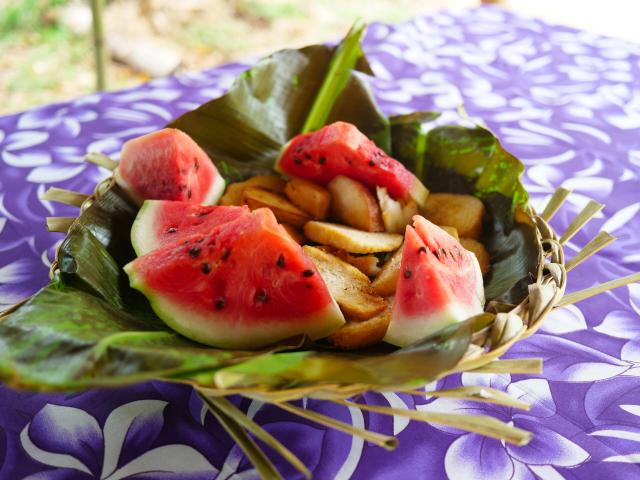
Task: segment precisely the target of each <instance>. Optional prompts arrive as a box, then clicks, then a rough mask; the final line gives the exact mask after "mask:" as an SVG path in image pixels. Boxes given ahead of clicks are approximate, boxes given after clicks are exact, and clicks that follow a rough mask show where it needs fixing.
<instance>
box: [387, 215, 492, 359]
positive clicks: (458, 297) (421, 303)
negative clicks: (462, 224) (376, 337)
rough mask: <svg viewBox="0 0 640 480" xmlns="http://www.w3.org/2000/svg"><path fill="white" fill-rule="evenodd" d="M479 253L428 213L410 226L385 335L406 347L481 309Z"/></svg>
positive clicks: (408, 226) (415, 219)
mask: <svg viewBox="0 0 640 480" xmlns="http://www.w3.org/2000/svg"><path fill="white" fill-rule="evenodd" d="M483 305H484V287H483V283H482V273H481V272H480V266H479V264H478V260H477V259H476V257H475V255H474V254H473V253H471V252H469V251H467V250H465V248H464V247H463V246H462V245H460V242H458V241H457V240H456V239H455V238H453V237H452V236H450V235H449V234H447V233H446V232H445V231H444V230H442V229H441V228H440V227H438V226H436V225H434V224H433V223H431V222H429V221H428V220H426V219H425V218H423V217H421V216H419V215H416V216H415V217H413V227H412V226H410V225H407V228H406V233H405V240H404V248H403V253H402V261H401V263H400V275H399V277H398V284H397V287H396V296H395V300H394V304H393V315H392V319H391V323H390V324H389V329H388V330H387V334H386V336H385V338H384V340H385V341H386V342H388V343H392V344H394V345H398V346H407V345H410V344H412V343H414V342H417V341H418V340H420V339H422V338H425V337H427V336H429V335H431V334H433V333H435V332H437V331H438V330H440V329H442V328H444V327H446V326H447V325H449V324H452V323H456V322H460V321H463V320H466V319H467V318H469V317H471V316H473V315H477V314H479V313H482V312H483Z"/></svg>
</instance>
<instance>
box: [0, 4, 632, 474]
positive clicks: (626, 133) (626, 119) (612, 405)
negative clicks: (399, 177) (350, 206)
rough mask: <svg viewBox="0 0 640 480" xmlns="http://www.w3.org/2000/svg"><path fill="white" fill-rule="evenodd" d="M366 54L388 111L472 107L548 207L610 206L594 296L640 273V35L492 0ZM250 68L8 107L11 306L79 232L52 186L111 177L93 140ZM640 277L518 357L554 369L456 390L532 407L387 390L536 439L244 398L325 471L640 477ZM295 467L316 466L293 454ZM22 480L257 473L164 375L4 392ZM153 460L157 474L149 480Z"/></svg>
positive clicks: (0, 213) (565, 213)
mask: <svg viewBox="0 0 640 480" xmlns="http://www.w3.org/2000/svg"><path fill="white" fill-rule="evenodd" d="M364 43H365V51H366V53H367V55H368V57H369V59H370V61H371V64H372V66H373V68H374V70H375V72H376V74H377V79H376V80H375V81H374V82H373V85H374V87H375V92H376V96H377V98H378V99H379V101H380V103H381V105H382V106H383V107H384V109H385V111H386V112H388V113H391V112H393V113H400V112H407V111H411V110H415V109H434V110H441V111H444V112H448V114H449V115H451V116H452V117H453V116H455V115H454V112H455V109H456V108H457V107H458V105H459V104H460V103H461V102H464V105H465V106H466V109H467V111H468V112H469V114H470V115H471V116H472V117H476V118H482V119H483V120H484V121H485V122H486V124H487V125H488V126H489V127H490V128H491V129H492V130H493V131H494V132H495V133H496V134H497V135H498V136H499V137H500V138H501V139H502V141H503V142H504V144H505V145H506V146H507V148H509V149H510V150H511V151H512V152H513V153H514V154H516V155H517V156H519V157H520V158H521V159H522V160H523V161H524V162H525V164H526V165H527V166H528V170H527V172H526V176H525V182H526V185H527V187H528V189H529V192H531V194H532V202H533V204H534V206H537V207H540V206H542V205H544V203H545V200H546V199H547V198H548V197H549V195H550V193H551V192H552V191H553V190H554V189H555V188H556V187H557V186H560V185H564V186H566V187H568V188H571V189H573V190H574V194H573V195H572V196H571V197H570V199H569V203H568V205H567V206H566V207H564V208H563V210H562V211H561V212H560V213H559V214H558V215H557V216H556V217H555V218H554V221H553V224H554V226H555V227H556V228H558V229H559V230H560V231H561V230H562V229H563V228H564V227H566V226H567V225H568V223H569V222H570V221H571V219H572V218H573V216H574V215H575V214H576V213H577V212H578V210H579V209H580V207H581V206H582V205H584V203H585V202H586V201H587V199H588V198H593V199H596V200H598V201H600V202H602V203H606V205H607V206H606V208H605V209H604V212H603V214H602V215H600V216H598V217H596V218H595V219H594V220H592V221H591V222H590V223H589V224H588V225H587V227H586V228H585V229H584V231H583V232H581V233H579V234H578V235H577V236H576V237H574V239H573V240H572V241H571V242H569V243H568V245H567V253H568V255H569V256H571V255H572V254H574V253H575V252H576V251H577V250H579V249H580V248H581V247H582V246H584V245H585V244H586V243H587V241H588V240H589V239H590V238H592V237H593V236H594V235H595V234H596V233H597V232H598V231H599V230H600V229H604V230H607V231H609V232H611V233H612V234H614V235H616V236H617V237H619V240H618V241H617V243H616V244H614V245H613V246H612V247H609V248H608V249H606V250H604V251H603V252H602V253H600V254H599V255H597V256H596V257H595V258H593V259H591V260H590V261H589V262H588V263H587V264H584V265H582V266H580V267H578V268H577V269H576V270H575V271H573V272H571V275H570V277H569V278H570V282H569V290H577V289H582V288H586V287H588V286H591V285H594V284H596V283H600V282H603V281H606V280H609V279H612V278H615V277H620V276H623V275H627V274H629V273H632V272H633V271H638V270H640V248H639V247H640V214H639V213H638V212H639V211H640V48H639V47H638V46H637V45H630V44H628V43H625V42H623V41H619V40H613V39H608V38H603V37H600V36H596V35H592V34H589V33H585V32H579V31H575V30H571V29H568V28H563V27H550V26H548V25H546V24H544V23H542V22H539V21H533V20H528V19H523V18H519V17H516V16H513V15H511V14H508V13H505V12H503V11H501V10H497V9H492V8H482V9H477V10H471V11H466V12H464V13H446V14H445V13H443V14H437V15H430V16H427V17H424V18H417V19H415V20H414V21H412V22H409V23H406V24H403V25H400V26H387V25H373V26H372V27H370V28H369V31H368V32H367V36H366V40H365V42H364ZM246 67H247V65H246V64H239V63H238V64H232V65H226V66H222V67H219V68H216V69H213V70H209V71H206V72H203V73H201V74H197V75H188V76H182V77H178V78H168V79H162V80H156V81H153V82H151V83H149V84H147V85H143V86H141V87H138V88H135V89H132V90H128V91H123V92H116V93H108V94H96V95H90V96H87V97H82V98H80V99H78V100H75V101H72V102H69V103H63V104H56V105H50V106H46V107H43V108H38V109H34V110H30V111H27V112H24V113H22V114H18V115H10V116H6V117H4V118H0V305H2V304H5V305H9V304H12V303H14V302H17V301H19V300H20V299H22V298H23V297H25V296H27V295H29V294H31V293H33V292H34V291H36V290H37V289H38V288H39V287H41V286H43V285H44V284H45V283H46V282H47V272H48V267H49V262H50V261H51V258H52V256H53V252H54V249H55V247H56V245H57V242H58V241H59V240H60V237H61V236H60V235H59V234H49V233H47V232H45V228H44V217H45V216H49V215H69V214H71V215H73V213H74V212H73V210H72V209H68V208H63V207H59V206H57V205H53V204H50V203H48V202H46V201H42V200H40V199H39V197H40V196H41V195H42V193H43V192H44V191H45V190H46V189H47V188H48V187H49V186H52V185H53V186H58V187H64V188H70V189H74V190H78V191H83V192H89V191H91V190H92V188H93V185H94V184H95V183H96V182H97V181H98V180H100V179H101V178H103V177H104V176H105V175H106V174H107V172H106V171H101V170H99V169H98V168H96V167H93V166H89V165H87V164H85V163H83V162H82V158H83V155H84V154H85V153H87V152H88V151H102V152H104V153H106V154H109V155H117V152H118V151H119V149H120V147H121V145H122V143H123V142H124V141H126V140H127V139H129V138H131V137H135V136H137V135H140V134H143V133H146V132H149V131H151V130H154V129H156V128H158V127H161V126H162V125H164V124H166V123H167V122H168V121H169V120H170V119H171V118H173V117H174V116H176V115H178V114H180V113H182V112H184V111H186V110H189V109H192V108H194V107H196V106H197V105H199V104H201V103H202V102H204V101H206V100H209V99H211V98H214V97H216V96H218V95H220V94H221V93H222V92H223V91H224V89H225V88H226V87H228V86H229V84H230V82H231V81H232V79H233V77H234V76H235V75H236V74H237V73H238V72H240V71H242V70H243V69H245V68H246ZM639 314H640V285H637V284H636V285H631V286H629V287H625V288H621V289H618V290H615V291H613V292H611V293H607V294H605V295H602V296H600V297H597V298H594V299H591V300H587V301H584V302H582V303H580V304H578V306H577V307H575V306H572V307H569V308H566V309H563V310H559V311H556V312H554V313H553V314H552V315H550V317H549V318H548V319H547V320H546V322H545V325H544V326H543V327H542V330H541V331H540V332H539V333H538V334H536V335H534V336H533V337H531V338H530V339H528V340H526V341H524V342H521V343H520V344H518V345H517V346H516V347H514V348H513V349H512V350H511V352H509V354H508V355H507V357H509V358H515V357H542V358H543V359H544V362H545V364H544V365H545V368H544V375H540V376H525V375H511V376H509V375H480V374H464V375H457V376H453V377H450V378H447V379H445V380H443V381H441V382H439V383H440V385H441V386H447V387H453V386H459V385H461V384H462V385H491V386H492V387H494V388H498V389H502V390H505V391H508V392H509V393H511V394H513V395H515V396H516V397H519V398H522V399H523V400H526V401H527V402H530V403H531V404H532V408H531V410H530V411H526V412H523V411H517V410H512V409H509V408H504V407H499V406H492V405H488V404H485V405H483V404H472V403H467V402H461V401H452V400H447V399H434V398H428V399H418V398H413V397H409V396H405V395H396V394H393V393H387V394H381V395H379V394H370V395H367V396H366V397H365V400H366V401H367V402H369V403H372V404H381V405H389V404H390V405H392V406H394V407H400V408H418V409H424V410H438V411H447V412H448V411H465V412H466V413H480V414H489V415H494V416H496V417H498V418H500V419H501V420H504V421H512V422H513V423H514V424H515V425H516V426H518V427H522V428H525V429H527V430H530V431H532V432H533V433H534V435H535V436H534V438H533V441H532V442H531V443H530V444H529V445H528V446H525V447H513V446H511V445H508V444H507V445H505V444H504V443H502V442H499V441H496V440H491V439H486V438H483V437H481V436H479V435H475V434H468V433H463V432H460V431H455V430H452V429H449V428H442V427H438V426H430V425H426V424H421V423H416V422H412V423H409V422H408V421H406V420H404V419H402V418H395V419H391V418H389V417H384V416H380V415H374V414H367V413H361V412H360V411H358V410H350V409H347V408H343V407H339V406H331V405H328V404H326V403H322V402H318V401H309V402H307V403H305V404H304V405H305V407H306V408H310V409H314V410H318V411H321V412H324V413H326V414H330V415H333V416H335V417H336V418H339V419H342V420H344V421H347V422H350V423H353V424H354V425H357V426H366V427H368V428H369V429H373V430H376V431H379V432H384V433H387V434H392V433H393V434H396V435H398V437H399V440H400V446H399V447H398V449H397V450H396V451H395V452H386V451H384V450H381V449H380V448H377V447H375V446H371V445H367V444H363V442H362V441H361V440H359V439H352V438H351V437H348V436H346V435H344V434H342V433H339V432H335V431H327V430H326V429H324V428H322V427H319V426H317V425H314V424H310V423H307V422H304V421H298V420H297V419H296V418H294V417H292V416H291V415H289V414H287V413H284V412H282V411H280V410H278V409H275V408H271V407H268V406H262V405H260V404H259V403H258V402H255V401H254V402H251V401H248V400H242V401H241V403H240V405H241V407H242V408H243V409H246V410H248V411H249V415H250V416H252V417H254V418H255V419H256V420H257V421H258V422H259V423H261V424H262V425H264V426H265V428H266V429H267V430H269V431H270V432H271V433H272V434H274V435H275V436H276V437H278V438H279V439H281V440H282V441H284V442H285V443H286V444H287V445H289V446H290V447H291V448H292V449H293V450H294V452H296V453H297V454H298V455H299V456H300V458H301V459H302V460H303V461H304V462H305V463H306V464H307V465H308V466H309V468H310V469H311V470H312V471H313V472H314V474H315V477H316V478H318V479H331V478H337V479H346V478H354V479H366V480H370V479H391V478H411V479H413V478H434V479H435V478H443V477H447V476H448V477H449V478H456V479H480V478H482V479H494V478H495V479H509V478H514V479H528V478H536V477H539V478H544V479H558V478H591V479H602V478H606V479H607V480H613V479H615V478H625V479H629V478H640V466H638V465H636V463H637V462H640V443H639V442H640V378H639V377H640V338H639V336H638V334H639V333H640V318H639ZM276 462H277V465H278V466H279V467H280V468H282V470H283V471H284V472H286V473H287V478H299V474H296V473H295V472H294V471H292V469H291V468H290V467H287V466H286V465H284V463H283V462H282V461H281V460H279V459H277V458H276ZM0 464H1V465H2V466H1V468H0V477H1V478H2V479H11V480H15V479H21V478H25V477H26V478H29V479H55V480H60V479H85V478H87V479H88V478H100V479H107V478H108V479H110V480H115V479H122V478H140V479H141V478H145V479H196V478H197V479H213V478H215V479H236V480H239V479H246V478H253V477H254V476H255V472H254V471H253V470H251V466H250V465H249V464H248V462H247V461H246V459H244V458H243V456H242V454H241V452H240V451H239V450H238V448H237V447H236V446H233V443H232V441H231V440H230V439H229V437H228V436H227V435H226V434H225V433H223V432H222V431H221V429H220V428H219V427H218V425H217V424H216V422H215V421H214V419H213V418H212V417H211V416H210V415H205V414H204V412H203V409H202V404H201V402H200V401H199V400H198V399H197V397H195V396H194V394H193V393H192V391H191V390H190V389H189V388H187V387H183V386H176V385H169V384H164V383H160V382H156V383H146V384H142V385H138V386H135V387H132V388H126V389H119V390H111V391H103V392H96V391H89V392H84V393H78V394H73V395H42V394H31V393H26V392H16V391H13V390H10V389H8V388H0ZM145 472H146V474H145Z"/></svg>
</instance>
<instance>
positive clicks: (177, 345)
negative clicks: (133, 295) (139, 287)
mask: <svg viewBox="0 0 640 480" xmlns="http://www.w3.org/2000/svg"><path fill="white" fill-rule="evenodd" d="M247 354H250V355H253V352H251V353H249V352H230V351H225V350H216V349H214V348H209V347H206V346H203V345H200V344H197V343H194V342H191V341H190V340H187V339H185V338H184V337H181V336H180V335H178V334H176V333H175V332H172V331H171V330H169V329H168V328H167V327H165V325H164V324H163V323H162V322H160V321H159V320H158V319H157V318H153V317H144V316H142V315H137V316H133V315H130V314H128V313H126V312H124V311H123V310H120V309H117V308H114V307H113V306H111V305H109V304H108V303H107V302H105V301H103V300H101V299H99V298H98V297H97V296H94V295H91V294H89V293H85V292H83V291H80V290H75V289H73V288H70V287H61V288H56V287H55V286H53V285H52V286H48V287H46V288H44V289H43V290H41V291H40V292H39V293H38V294H37V295H35V296H34V297H33V298H32V299H31V300H29V301H28V302H27V303H26V304H24V305H23V306H22V307H20V308H18V310H16V311H15V312H14V313H13V314H11V315H10V316H9V317H7V318H6V319H5V320H4V321H3V322H2V323H0V377H1V379H2V380H3V381H5V382H7V383H9V384H10V385H13V386H20V387H25V388H31V389H35V390H61V389H62V390H73V389H79V388H87V387H91V386H119V385H125V384H128V383H135V382H139V381H144V380H151V379H154V378H170V377H172V376H174V375H179V374H182V375H184V374H185V373H187V372H197V371H199V370H202V369H208V370H212V369H215V368H218V367H219V366H220V365H227V364H229V363H230V362H232V361H233V360H234V359H235V358H238V357H240V356H246V355H247Z"/></svg>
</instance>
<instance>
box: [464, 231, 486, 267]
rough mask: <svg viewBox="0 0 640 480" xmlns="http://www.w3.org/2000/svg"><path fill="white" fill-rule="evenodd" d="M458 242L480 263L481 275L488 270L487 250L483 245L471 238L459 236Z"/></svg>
mask: <svg viewBox="0 0 640 480" xmlns="http://www.w3.org/2000/svg"><path fill="white" fill-rule="evenodd" d="M460 244H461V245H462V246H463V247H464V248H466V249H467V250H469V251H470V252H472V253H473V254H474V255H475V256H476V258H477V259H478V263H479V264H480V271H481V272H482V275H485V274H486V273H487V272H488V271H489V252H487V249H486V248H484V245H483V244H481V243H480V242H479V241H477V240H474V239H473V238H461V239H460Z"/></svg>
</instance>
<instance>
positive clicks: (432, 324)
mask: <svg viewBox="0 0 640 480" xmlns="http://www.w3.org/2000/svg"><path fill="white" fill-rule="evenodd" d="M483 311H484V310H483V309H482V307H481V306H479V307H478V308H477V309H470V308H469V307H468V306H466V305H462V304H459V303H450V304H449V305H447V306H446V307H445V308H443V309H442V310H440V311H439V312H438V313H433V314H430V315H416V316H414V317H407V316H403V317H402V318H399V317H398V312H397V311H396V309H394V312H393V316H392V318H391V323H390V324H389V328H388V329H387V333H386V335H385V337H384V341H385V342H387V343H390V344H392V345H396V346H398V347H407V346H409V345H411V344H413V343H415V342H416V341H419V340H420V339H422V338H426V337H429V336H430V335H433V334H435V333H437V332H438V331H439V330H442V329H443V328H445V327H448V326H449V325H453V324H455V323H459V322H462V321H464V320H466V319H467V318H469V317H473V316H474V315H478V314H480V313H482V312H483Z"/></svg>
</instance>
